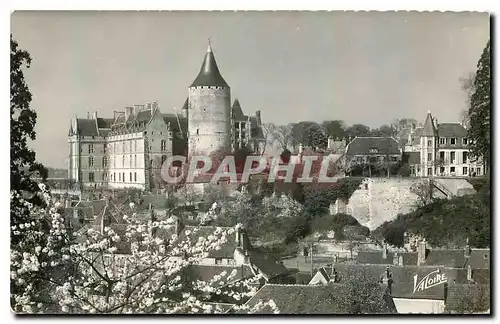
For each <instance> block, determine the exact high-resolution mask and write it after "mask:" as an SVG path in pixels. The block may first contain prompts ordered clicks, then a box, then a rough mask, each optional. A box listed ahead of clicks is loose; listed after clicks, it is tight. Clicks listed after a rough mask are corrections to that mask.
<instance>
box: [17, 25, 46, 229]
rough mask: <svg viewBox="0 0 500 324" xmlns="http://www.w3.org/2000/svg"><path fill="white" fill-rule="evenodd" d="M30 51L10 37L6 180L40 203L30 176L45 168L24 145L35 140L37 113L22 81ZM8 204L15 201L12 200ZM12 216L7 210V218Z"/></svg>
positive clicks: (34, 201) (38, 174)
mask: <svg viewBox="0 0 500 324" xmlns="http://www.w3.org/2000/svg"><path fill="white" fill-rule="evenodd" d="M30 64H31V56H30V54H29V53H28V52H27V51H25V50H22V49H19V46H18V44H17V42H16V41H15V40H14V39H13V38H12V35H11V37H10V183H11V190H17V191H20V192H24V193H31V194H32V195H30V196H32V197H29V199H28V201H30V202H31V203H35V204H38V205H40V204H42V203H43V202H42V200H41V199H39V198H37V196H36V195H33V194H34V193H37V192H39V188H38V185H37V183H36V182H35V181H33V179H32V177H33V176H39V177H41V178H43V179H45V178H46V177H47V170H46V169H45V167H43V165H42V164H40V163H38V162H36V159H35V152H34V151H33V150H31V149H30V148H29V147H28V140H35V139H36V133H35V130H34V128H35V124H36V118H37V114H36V112H35V111H34V110H33V109H32V108H30V103H31V99H32V95H31V92H30V90H29V88H28V85H27V84H26V81H25V80H24V73H23V67H26V68H29V66H30ZM11 203H13V204H14V203H15V201H12V202H11ZM12 216H14V215H12V213H11V217H12ZM11 221H12V218H11Z"/></svg>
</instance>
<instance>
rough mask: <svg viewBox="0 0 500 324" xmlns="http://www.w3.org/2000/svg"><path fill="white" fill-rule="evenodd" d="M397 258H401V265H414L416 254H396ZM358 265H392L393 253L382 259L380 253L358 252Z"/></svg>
mask: <svg viewBox="0 0 500 324" xmlns="http://www.w3.org/2000/svg"><path fill="white" fill-rule="evenodd" d="M397 256H398V258H399V257H400V256H403V265H416V264H417V253H416V252H398V254H397ZM356 261H357V263H358V264H393V262H394V252H387V257H386V258H385V259H384V258H383V252H382V251H359V252H358V255H357V257H356Z"/></svg>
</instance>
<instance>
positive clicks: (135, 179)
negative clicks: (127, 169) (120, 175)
mask: <svg viewBox="0 0 500 324" xmlns="http://www.w3.org/2000/svg"><path fill="white" fill-rule="evenodd" d="M134 182H137V172H134Z"/></svg>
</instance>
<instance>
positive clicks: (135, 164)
mask: <svg viewBox="0 0 500 324" xmlns="http://www.w3.org/2000/svg"><path fill="white" fill-rule="evenodd" d="M134 168H137V155H134Z"/></svg>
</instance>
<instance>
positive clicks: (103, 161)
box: [102, 156, 108, 168]
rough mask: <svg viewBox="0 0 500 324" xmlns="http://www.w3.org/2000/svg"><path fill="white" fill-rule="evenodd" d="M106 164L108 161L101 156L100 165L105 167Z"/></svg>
mask: <svg viewBox="0 0 500 324" xmlns="http://www.w3.org/2000/svg"><path fill="white" fill-rule="evenodd" d="M107 164H108V161H107V159H106V157H105V156H104V157H103V158H102V167H103V168H105V167H106V166H107Z"/></svg>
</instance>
